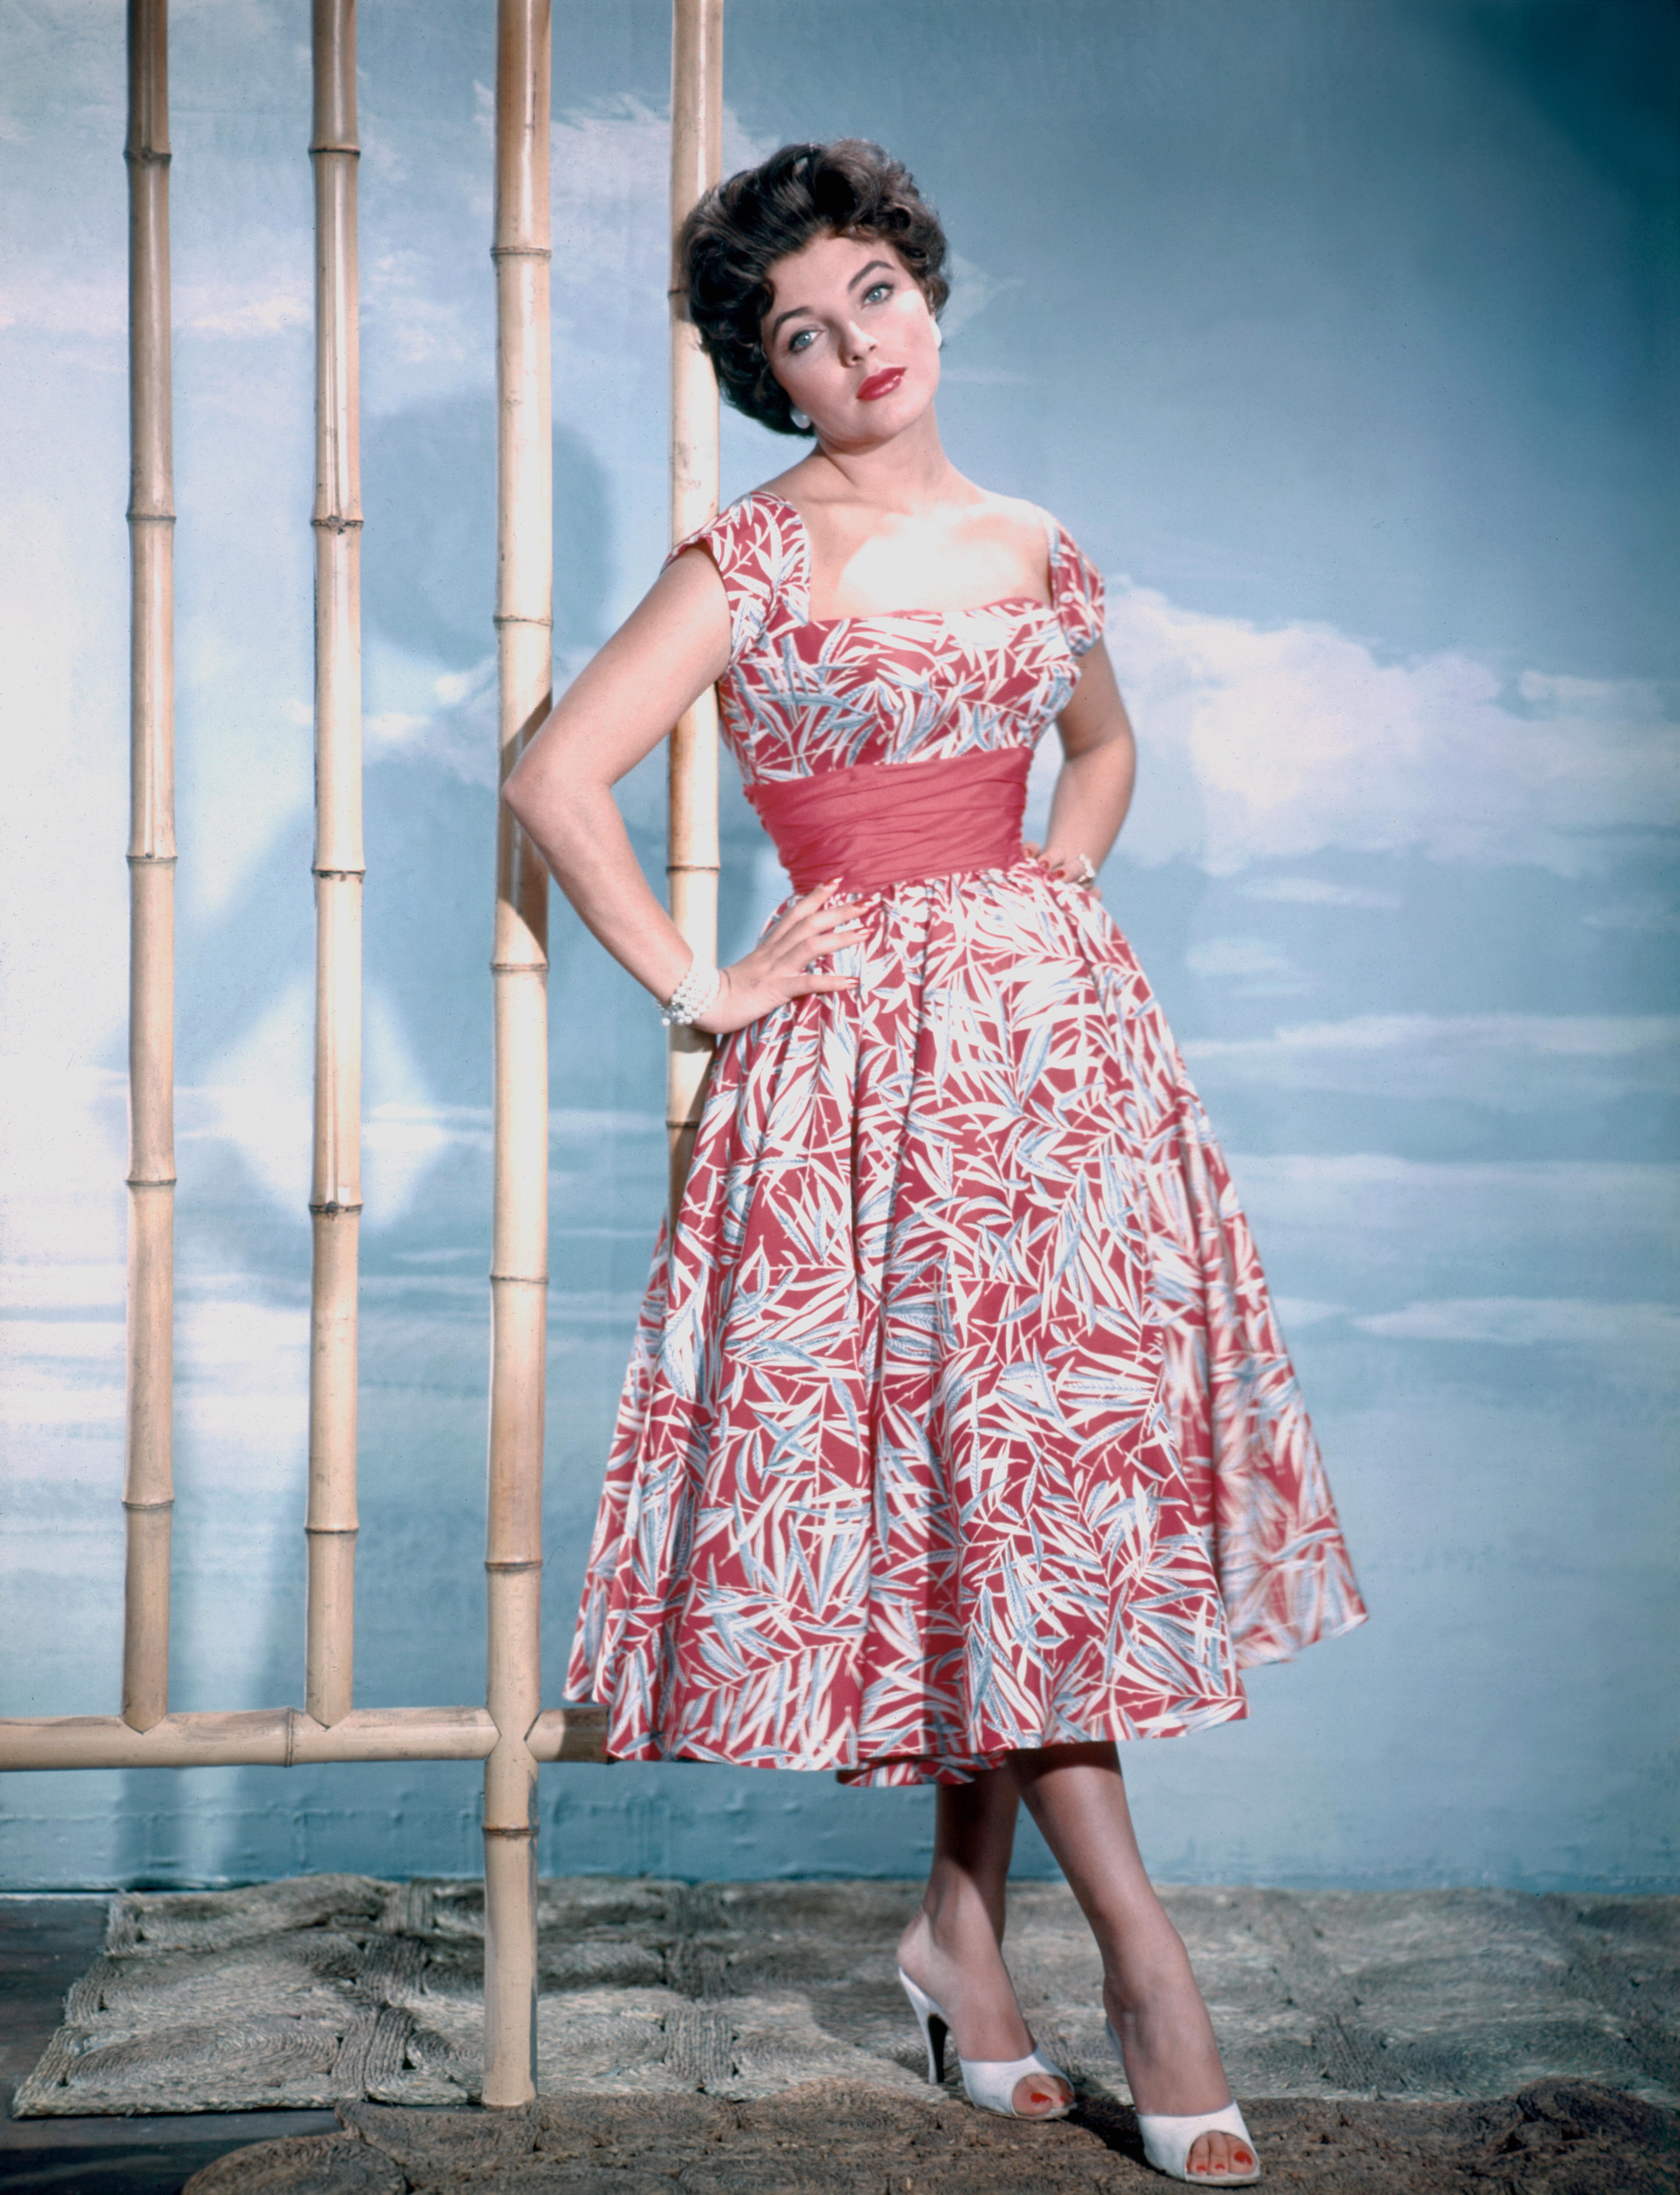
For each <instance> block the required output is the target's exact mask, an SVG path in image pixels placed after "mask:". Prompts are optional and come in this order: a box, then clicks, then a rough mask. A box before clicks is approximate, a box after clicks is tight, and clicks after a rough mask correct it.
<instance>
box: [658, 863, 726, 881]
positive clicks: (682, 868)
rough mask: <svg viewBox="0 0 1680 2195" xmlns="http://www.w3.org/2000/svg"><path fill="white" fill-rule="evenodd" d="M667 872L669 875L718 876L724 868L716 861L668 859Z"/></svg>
mask: <svg viewBox="0 0 1680 2195" xmlns="http://www.w3.org/2000/svg"><path fill="white" fill-rule="evenodd" d="M665 874H666V875H667V876H668V877H716V876H721V875H722V866H721V864H720V863H718V862H716V861H667V862H666V863H665Z"/></svg>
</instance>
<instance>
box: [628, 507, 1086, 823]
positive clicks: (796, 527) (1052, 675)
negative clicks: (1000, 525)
mask: <svg viewBox="0 0 1680 2195" xmlns="http://www.w3.org/2000/svg"><path fill="white" fill-rule="evenodd" d="M1044 527H1045V531H1046V533H1047V536H1048V539H1049V544H1050V594H1051V600H1050V602H1049V603H1044V602H1033V601H1032V600H1031V599H1030V598H1028V597H1026V596H1016V597H1006V598H1004V599H1003V600H1001V601H998V602H987V603H983V604H981V606H980V607H979V608H975V609H961V610H898V611H872V612H869V613H867V614H864V615H861V616H856V617H840V618H821V619H815V620H813V619H812V617H811V614H810V606H811V546H810V537H809V535H808V533H807V532H806V529H805V521H804V520H803V518H802V517H801V516H800V515H799V513H798V512H797V510H795V508H794V507H793V505H792V504H791V503H786V502H785V501H784V500H783V499H782V498H781V497H780V496H778V495H773V494H771V493H769V492H768V490H767V489H764V488H757V489H755V490H754V491H753V493H751V494H750V495H745V496H743V497H742V498H741V499H740V500H739V502H738V503H733V504H730V505H729V507H728V510H723V511H720V512H719V514H718V516H716V518H715V519H713V521H711V524H710V525H709V526H705V527H701V528H700V529H699V532H698V533H693V534H690V535H689V537H688V539H687V540H686V541H683V542H682V543H679V544H678V546H677V547H676V549H674V550H672V551H671V554H672V556H679V555H681V553H682V550H684V549H688V548H693V547H700V548H704V549H705V550H706V551H707V552H708V554H709V555H710V556H711V559H712V561H713V562H714V563H715V564H716V567H717V570H718V573H719V576H720V577H721V578H722V582H723V590H724V593H725V595H726V596H727V597H728V604H729V621H730V654H729V665H728V670H727V671H725V672H724V674H723V676H722V678H721V679H719V681H718V684H717V691H718V700H719V704H720V714H721V717H722V729H723V736H724V737H725V739H726V740H728V743H729V746H730V749H731V752H733V753H734V758H735V760H736V763H737V764H738V765H739V769H740V773H741V776H742V780H743V781H744V782H745V784H746V785H748V786H752V785H755V784H761V783H766V782H774V781H785V780H787V779H790V778H799V777H808V776H812V775H815V774H816V773H818V772H820V771H824V770H831V769H848V768H849V767H850V766H851V765H853V764H854V763H910V762H917V763H922V762H936V761H945V760H948V759H950V758H952V757H955V756H958V755H964V754H973V753H975V752H984V751H986V750H988V749H998V748H1003V747H1029V748H1030V747H1031V746H1033V745H1034V744H1035V743H1036V742H1037V740H1038V738H1039V736H1040V735H1041V734H1042V733H1043V731H1044V728H1045V726H1046V725H1047V724H1049V723H1050V722H1051V721H1052V719H1053V718H1054V717H1056V714H1057V713H1058V712H1059V711H1061V710H1062V709H1063V708H1065V707H1066V706H1067V701H1068V699H1069V697H1070V696H1071V694H1073V688H1074V686H1075V684H1076V683H1077V682H1078V678H1079V665H1078V661H1077V659H1078V658H1079V656H1081V655H1083V654H1085V650H1086V649H1087V648H1091V647H1093V646H1094V645H1095V644H1096V642H1097V640H1098V639H1099V638H1100V637H1101V636H1102V574H1101V573H1099V572H1098V571H1097V569H1096V566H1095V565H1093V564H1092V563H1091V562H1090V561H1089V560H1088V559H1087V558H1086V557H1085V556H1082V555H1081V554H1080V552H1079V550H1078V549H1077V548H1076V547H1075V546H1074V544H1073V542H1072V541H1071V540H1069V539H1068V538H1067V534H1065V533H1063V532H1062V528H1061V527H1059V526H1058V525H1057V524H1056V521H1055V520H1054V519H1053V518H1051V517H1050V516H1049V515H1048V513H1045V514H1044Z"/></svg>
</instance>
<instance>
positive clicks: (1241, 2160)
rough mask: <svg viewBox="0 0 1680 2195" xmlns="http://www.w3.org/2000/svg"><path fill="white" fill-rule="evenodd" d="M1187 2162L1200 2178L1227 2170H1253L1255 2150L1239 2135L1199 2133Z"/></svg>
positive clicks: (1191, 2147)
mask: <svg viewBox="0 0 1680 2195" xmlns="http://www.w3.org/2000/svg"><path fill="white" fill-rule="evenodd" d="M1185 2163H1186V2165H1187V2167H1188V2169H1189V2170H1190V2171H1191V2172H1193V2173H1194V2174H1195V2175H1196V2176H1197V2177H1198V2179H1204V2178H1207V2177H1210V2176H1211V2175H1217V2174H1220V2173H1225V2172H1252V2171H1253V2169H1254V2152H1253V2151H1252V2150H1251V2148H1250V2147H1249V2146H1248V2144H1247V2143H1246V2141H1244V2140H1242V2139H1241V2138H1240V2136H1239V2135H1232V2134H1204V2135H1197V2137H1196V2139H1195V2140H1194V2141H1193V2142H1192V2143H1191V2145H1190V2154H1189V2156H1188V2158H1186V2159H1185Z"/></svg>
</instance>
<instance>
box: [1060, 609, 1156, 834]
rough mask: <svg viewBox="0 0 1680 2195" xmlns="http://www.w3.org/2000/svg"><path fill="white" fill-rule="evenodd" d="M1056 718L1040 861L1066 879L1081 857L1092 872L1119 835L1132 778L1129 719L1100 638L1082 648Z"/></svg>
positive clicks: (1132, 744) (1134, 750)
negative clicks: (1057, 746)
mask: <svg viewBox="0 0 1680 2195" xmlns="http://www.w3.org/2000/svg"><path fill="white" fill-rule="evenodd" d="M1056 729H1057V730H1058V731H1059V732H1060V733H1061V735H1062V756H1063V761H1062V769H1061V771H1060V773H1059V775H1057V778H1056V791H1055V792H1054V793H1053V794H1052V795H1051V798H1050V828H1049V830H1048V831H1047V832H1046V833H1045V836H1044V862H1045V864H1046V866H1047V867H1050V868H1053V869H1056V870H1057V871H1058V872H1059V873H1061V874H1062V876H1064V877H1071V876H1073V874H1074V873H1075V872H1076V871H1077V870H1078V869H1079V857H1080V856H1081V855H1083V856H1085V860H1086V861H1089V862H1090V867H1091V871H1092V873H1095V872H1096V870H1098V869H1100V868H1101V867H1102V864H1103V862H1104V861H1106V860H1107V858H1108V850H1109V848H1110V847H1111V846H1112V845H1113V843H1114V841H1115V839H1116V838H1118V837H1119V831H1120V826H1121V824H1122V823H1124V822H1125V817H1126V810H1127V809H1128V808H1130V807H1131V788H1132V782H1133V780H1134V779H1135V778H1136V775H1137V744H1136V740H1135V739H1134V738H1133V736H1132V729H1131V718H1130V717H1128V716H1127V715H1126V707H1125V702H1124V701H1123V700H1121V699H1120V689H1119V685H1118V684H1117V683H1116V682H1115V678H1114V666H1113V664H1112V663H1111V662H1110V661H1109V660H1108V649H1107V648H1105V647H1104V646H1103V644H1102V642H1101V641H1100V640H1099V641H1098V642H1097V643H1096V647H1095V648H1090V649H1089V650H1088V651H1087V652H1086V654H1085V665H1084V668H1083V669H1082V671H1080V674H1079V684H1078V685H1077V686H1076V687H1075V688H1073V699H1072V700H1070V701H1069V702H1068V704H1067V707H1066V708H1065V709H1064V710H1063V711H1062V714H1061V715H1060V716H1059V717H1057V718H1056Z"/></svg>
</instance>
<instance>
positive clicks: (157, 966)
mask: <svg viewBox="0 0 1680 2195" xmlns="http://www.w3.org/2000/svg"><path fill="white" fill-rule="evenodd" d="M168 55H169V5H168V0H129V16H128V78H129V128H128V139H127V142H126V144H125V146H124V159H125V160H126V162H127V164H128V170H129V511H128V518H129V572H130V586H131V611H130V635H129V649H130V654H129V849H128V862H129V1170H128V1190H129V1277H128V1396H127V1408H126V1418H125V1427H124V1478H123V1508H124V1528H125V1537H126V1541H127V1556H126V1564H125V1569H124V1584H123V1720H124V1723H125V1724H127V1725H129V1727H130V1728H132V1729H134V1730H136V1731H145V1730H149V1729H151V1728H152V1725H154V1724H155V1723H157V1722H158V1720H160V1719H161V1718H162V1717H163V1716H164V1715H166V1714H168V1713H169V1703H170V1699H169V1695H170V1515H171V1512H172V1511H173V1509H174V1507H175V1483H174V1466H173V1462H172V1449H173V1433H174V1426H173V1407H174V1406H173V1389H174V1374H175V539H174V528H175V489H174V463H173V456H172V435H171V414H172V405H171V394H170V129H169V66H168Z"/></svg>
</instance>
